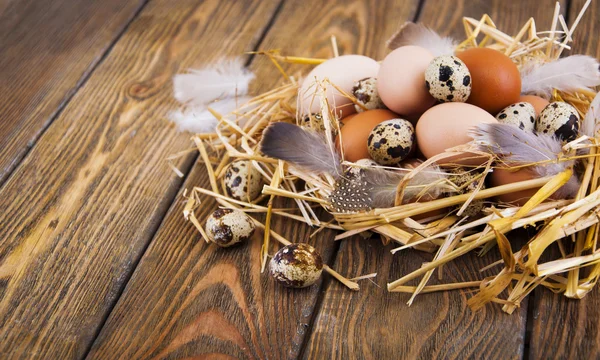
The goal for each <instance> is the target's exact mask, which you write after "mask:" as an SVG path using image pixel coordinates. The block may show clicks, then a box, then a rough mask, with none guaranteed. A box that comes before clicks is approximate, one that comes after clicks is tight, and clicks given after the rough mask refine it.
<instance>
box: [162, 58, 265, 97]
mask: <svg viewBox="0 0 600 360" xmlns="http://www.w3.org/2000/svg"><path fill="white" fill-rule="evenodd" d="M252 79H254V74H253V73H252V72H251V71H249V70H248V69H246V68H245V67H244V64H243V61H242V58H233V59H227V60H222V61H219V62H218V63H217V64H214V65H211V66H208V67H206V68H203V69H197V70H195V69H190V70H189V73H187V74H178V75H175V76H174V77H173V96H174V97H175V99H177V100H178V101H179V102H181V103H182V104H186V105H190V106H204V105H206V104H208V103H209V102H211V101H213V100H216V99H221V98H227V97H233V96H242V95H246V94H247V93H248V85H249V84H250V81H252Z"/></svg>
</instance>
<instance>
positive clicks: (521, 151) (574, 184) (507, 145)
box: [470, 124, 579, 198]
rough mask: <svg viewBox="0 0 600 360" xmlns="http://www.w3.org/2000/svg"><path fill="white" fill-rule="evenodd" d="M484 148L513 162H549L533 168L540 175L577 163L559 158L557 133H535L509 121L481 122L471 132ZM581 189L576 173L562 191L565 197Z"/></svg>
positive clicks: (555, 173) (555, 171)
mask: <svg viewBox="0 0 600 360" xmlns="http://www.w3.org/2000/svg"><path fill="white" fill-rule="evenodd" d="M470 135H471V137H472V138H473V139H474V140H475V143H476V144H477V145H478V147H479V150H480V151H484V152H488V153H491V154H496V155H499V156H501V157H502V158H503V159H504V161H506V162H507V163H511V164H517V165H526V164H531V163H537V162H545V163H542V164H539V165H536V166H532V167H531V169H532V170H533V171H534V173H535V174H536V175H537V176H539V177H547V176H554V175H557V174H558V173H560V172H562V171H564V170H566V169H567V168H568V167H572V166H573V165H574V161H573V160H569V161H559V155H560V153H561V150H562V144H561V141H560V140H559V139H557V138H556V137H554V136H553V135H547V134H534V133H532V132H530V131H527V130H522V129H520V128H519V127H518V126H514V125H509V124H480V125H478V126H477V127H476V128H475V129H474V130H473V131H471V133H470ZM578 189H579V179H578V178H577V176H572V177H571V179H570V180H569V182H568V183H567V184H565V185H564V186H563V187H562V188H561V189H560V190H559V191H558V192H557V196H559V197H561V198H568V197H572V196H574V195H575V194H576V193H577V190H578Z"/></svg>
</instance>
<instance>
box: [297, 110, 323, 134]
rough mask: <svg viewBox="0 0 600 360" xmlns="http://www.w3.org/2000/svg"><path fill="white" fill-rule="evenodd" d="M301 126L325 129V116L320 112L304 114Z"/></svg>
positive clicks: (317, 129)
mask: <svg viewBox="0 0 600 360" xmlns="http://www.w3.org/2000/svg"><path fill="white" fill-rule="evenodd" d="M300 125H301V126H304V127H308V128H311V129H313V130H316V131H325V124H324V123H323V116H322V115H321V114H319V113H314V114H310V115H304V117H302V121H301V123H300Z"/></svg>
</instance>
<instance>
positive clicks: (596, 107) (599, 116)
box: [581, 93, 600, 137]
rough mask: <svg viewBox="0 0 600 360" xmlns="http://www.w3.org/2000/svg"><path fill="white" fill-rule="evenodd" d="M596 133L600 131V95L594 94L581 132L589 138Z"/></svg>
mask: <svg viewBox="0 0 600 360" xmlns="http://www.w3.org/2000/svg"><path fill="white" fill-rule="evenodd" d="M598 131H600V93H598V94H596V97H595V98H594V100H592V103H591V104H590V109H589V110H588V112H587V114H585V118H583V125H582V126H581V132H582V133H583V134H584V135H587V136H590V137H593V136H594V135H595V134H596V132H598Z"/></svg>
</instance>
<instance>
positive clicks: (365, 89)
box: [352, 77, 387, 112]
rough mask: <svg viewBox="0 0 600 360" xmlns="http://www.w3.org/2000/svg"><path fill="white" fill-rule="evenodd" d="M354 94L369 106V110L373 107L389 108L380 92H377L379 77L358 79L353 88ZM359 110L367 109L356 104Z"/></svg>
mask: <svg viewBox="0 0 600 360" xmlns="http://www.w3.org/2000/svg"><path fill="white" fill-rule="evenodd" d="M352 95H354V97H355V98H356V100H357V101H358V102H359V103H360V104H361V105H363V106H364V107H366V108H367V110H373V109H387V108H386V106H385V104H384V103H383V101H381V97H379V92H377V79H376V78H374V77H369V78H364V79H362V80H359V81H357V82H356V83H355V84H354V87H353V88H352ZM354 108H355V109H356V111H357V112H363V111H365V110H364V109H363V108H362V107H360V106H358V105H354Z"/></svg>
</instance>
